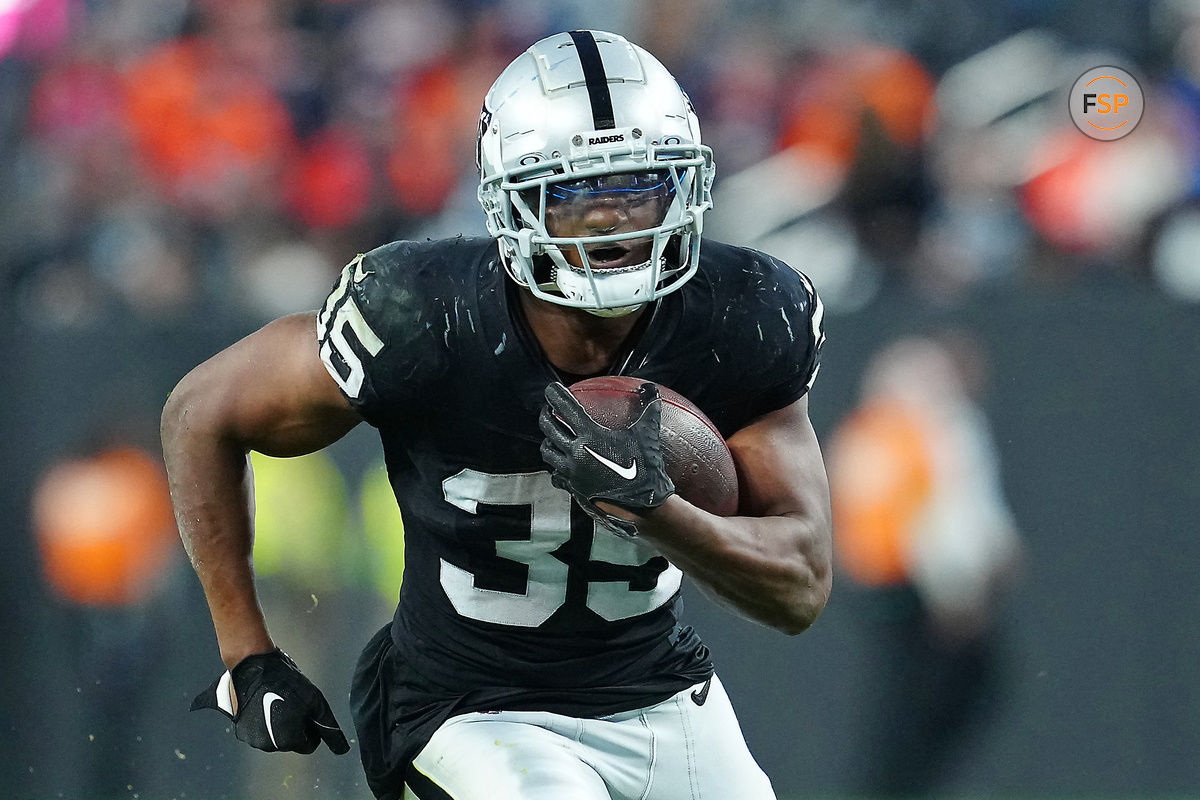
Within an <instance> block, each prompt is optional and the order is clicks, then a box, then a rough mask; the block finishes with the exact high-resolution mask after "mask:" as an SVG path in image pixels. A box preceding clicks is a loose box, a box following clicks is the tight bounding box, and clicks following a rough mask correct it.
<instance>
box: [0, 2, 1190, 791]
mask: <svg viewBox="0 0 1200 800" xmlns="http://www.w3.org/2000/svg"><path fill="white" fill-rule="evenodd" d="M573 27H596V28H602V29H608V30H614V31H617V32H620V33H624V34H626V35H628V36H629V37H630V38H631V39H633V40H634V41H637V42H639V43H641V44H643V45H645V46H646V47H648V48H649V49H650V50H651V51H653V52H655V53H656V54H658V55H659V56H660V58H661V59H662V60H663V61H664V62H665V63H666V64H667V66H668V67H669V68H671V69H672V70H673V71H674V72H675V74H676V75H677V76H678V77H679V79H680V81H681V83H682V84H683V86H684V88H685V89H686V90H687V91H688V92H689V94H690V95H691V97H692V99H693V101H694V102H695V104H696V106H697V109H698V111H699V113H700V116H701V120H702V123H703V125H704V132H705V138H706V141H707V142H708V143H710V144H712V145H713V147H714V148H715V150H716V152H717V159H718V168H719V177H718V184H717V189H716V199H717V203H718V206H717V209H716V211H714V212H713V214H712V216H711V217H710V221H709V224H708V225H707V230H706V232H707V233H711V234H712V235H714V236H718V237H720V238H724V239H727V240H730V241H734V242H737V243H744V244H751V245H755V246H760V247H763V248H764V249H767V250H770V251H771V252H773V253H775V254H776V255H779V256H781V257H783V258H784V259H786V260H788V261H790V262H791V263H793V264H795V265H797V266H799V267H801V268H803V269H805V270H806V271H807V272H808V273H809V274H810V275H811V276H812V277H813V279H814V281H815V283H816V285H817V287H818V289H819V290H820V291H821V292H822V294H823V296H824V298H825V300H826V303H827V306H828V314H827V317H826V326H827V331H828V335H829V343H828V346H827V348H826V352H825V364H824V366H823V368H822V371H821V377H820V379H819V381H818V383H817V387H816V390H815V391H814V394H813V396H812V400H811V410H812V415H813V418H814V423H815V425H816V426H817V429H818V432H819V433H821V434H822V435H823V436H827V435H828V434H829V433H830V431H831V430H832V429H833V428H834V426H835V425H836V424H837V423H838V421H839V420H840V419H841V418H842V417H843V416H844V415H845V414H846V413H847V412H848V410H849V409H850V408H851V407H852V406H853V404H854V402H855V397H856V391H857V385H858V382H859V378H860V375H861V373H862V370H863V369H864V366H865V365H866V363H867V362H868V360H869V358H870V356H871V355H872V354H873V353H874V352H876V351H877V349H878V348H879V347H880V346H882V345H884V344H886V343H887V342H889V341H894V340H895V339H896V338H897V337H901V336H905V335H908V334H912V333H924V332H928V331H938V330H947V329H952V330H955V331H957V332H959V333H960V334H965V335H969V336H970V337H971V338H972V339H973V340H974V341H975V342H976V344H977V347H978V352H980V353H982V354H986V364H987V379H986V384H985V388H984V391H983V393H982V394H981V396H980V405H981V407H982V408H983V410H984V411H985V412H986V414H987V415H988V417H989V419H990V422H991V425H992V429H993V432H994V434H995V440H996V446H997V448H998V451H999V457H1000V462H1001V465H1002V478H1003V483H1004V488H1005V491H1006V494H1007V497H1008V501H1009V504H1010V505H1011V507H1012V510H1013V513H1014V515H1015V517H1016V522H1017V524H1018V526H1019V528H1020V530H1021V533H1022V537H1023V540H1024V542H1025V548H1026V554H1025V563H1024V567H1023V571H1022V574H1021V576H1020V578H1019V581H1018V583H1017V584H1016V585H1015V586H1014V589H1013V592H1012V594H1011V596H1010V597H1009V598H1008V601H1007V603H1006V604H1005V606H1004V609H1003V613H1004V624H1003V638H1004V641H1005V653H1006V658H1005V669H1004V680H1003V682H1002V684H1001V688H1002V691H998V692H996V693H995V694H993V695H991V696H990V697H989V698H988V702H987V704H986V707H981V708H979V709H978V712H979V713H980V715H981V724H980V725H979V727H978V729H977V730H976V731H975V733H974V735H972V736H971V737H970V738H969V739H968V740H967V741H966V742H965V743H964V748H963V751H962V752H961V753H959V755H958V757H957V758H956V759H954V760H953V761H951V762H949V763H947V764H946V765H945V766H944V769H943V770H942V773H941V780H940V783H939V785H938V789H937V791H938V793H942V794H945V795H948V796H981V795H991V796H1022V797H1060V796H1109V797H1183V796H1195V795H1196V794H1200V758H1197V753H1200V681H1197V677H1196V676H1197V671H1196V670H1197V667H1196V665H1197V664H1200V622H1198V620H1197V614H1196V608H1197V607H1196V600H1195V598H1196V590H1195V586H1194V582H1195V580H1196V576H1197V574H1198V572H1200V569H1198V568H1200V543H1198V541H1197V537H1196V519H1197V518H1198V516H1200V514H1198V512H1200V447H1198V446H1197V445H1198V444H1200V422H1198V421H1197V414H1196V409H1197V408H1198V407H1200V364H1198V362H1197V359H1196V357H1195V355H1194V353H1195V350H1196V346H1197V344H1198V343H1200V306H1198V305H1197V303H1200V263H1197V261H1198V259H1197V255H1196V254H1197V252H1198V251H1200V206H1198V205H1197V202H1196V201H1197V194H1198V190H1200V4H1197V3H1194V2H1186V1H1185V0H1171V1H1169V2H1168V1H1167V0H1160V1H1159V2H1153V3H1137V2H1117V0H1107V1H1098V2H1084V1H1083V0H1075V1H1074V2H1072V1H1070V0H1051V1H1049V2H1029V1H1028V0H1005V1H1004V2H992V3H982V2H969V3H967V2H952V0H910V1H908V2H832V0H815V1H803V2H802V1H799V0H798V1H797V2H785V1H784V0H741V1H740V2H728V3H725V2H719V1H718V0H694V1H693V2H687V1H686V0H678V1H672V0H666V1H664V2H647V3H634V2H610V3H604V4H595V3H587V2H582V1H581V2H549V0H509V1H507V2H500V1H498V0H497V1H496V2H486V1H485V0H475V1H474V2H469V1H467V0H462V1H461V2H449V0H441V1H438V0H414V1H413V2H406V1H404V0H342V1H341V2H337V1H335V0H324V1H323V2H322V1H319V0H308V1H307V2H305V1H302V0H291V1H290V2H282V1H281V2H263V1H261V0H205V1H204V2H185V0H109V1H107V2H105V1H103V0H88V1H86V2H84V1H81V0H21V1H19V2H10V3H4V4H0V148H2V152H3V157H2V158H0V187H2V189H0V352H2V353H4V358H3V360H2V361H0V375H3V377H4V381H3V386H4V390H3V395H2V396H3V401H2V402H0V457H2V459H0V464H3V479H2V480H0V530H2V531H3V535H0V571H2V576H0V587H2V588H0V591H2V592H3V608H4V610H5V613H4V617H5V624H4V625H2V626H0V631H3V632H2V633H0V637H2V638H0V653H3V656H2V659H3V661H2V662H0V663H2V664H3V669H2V670H0V701H2V705H0V726H2V727H0V730H2V731H3V733H2V736H3V741H4V746H3V747H2V748H0V789H2V790H3V791H4V793H5V794H6V796H10V797H17V798H53V797H66V798H75V797H78V798H94V797H132V798H136V797H142V798H159V797H162V798H170V797H180V798H183V797H190V798H229V799H230V800H239V798H242V797H250V796H254V797H296V798H301V797H304V798H307V797H334V796H337V797H360V796H361V797H365V796H366V794H365V791H364V789H363V788H362V786H361V785H360V784H359V781H358V778H357V776H356V765H355V764H354V763H353V761H352V757H347V758H343V759H340V760H339V759H335V758H334V757H332V756H331V755H329V754H328V753H327V752H325V751H322V752H320V753H319V754H317V755H315V756H313V757H311V758H308V759H303V758H300V757H292V756H282V757H279V758H274V759H266V758H261V757H256V755H257V754H253V753H251V751H249V750H248V749H246V748H244V746H242V745H240V744H239V743H237V742H236V741H234V739H233V738H232V736H228V735H222V734H221V733H220V730H219V729H220V727H221V724H220V722H219V720H218V719H217V718H215V717H202V716H200V715H194V716H188V715H187V714H186V707H187V703H188V701H189V700H190V697H191V696H192V694H194V692H195V691H196V690H198V689H199V688H201V687H202V686H204V685H206V684H207V683H208V682H209V681H210V680H211V679H212V677H213V676H214V675H215V674H216V673H217V672H218V671H219V669H220V665H219V661H218V659H217V655H216V649H215V643H214V641H213V637H212V634H211V628H210V626H209V623H208V618H207V613H206V611H205V609H204V607H203V601H202V598H201V597H200V593H199V590H198V587H197V585H196V582H195V579H194V578H193V577H192V576H191V574H190V570H188V568H187V567H186V564H185V563H184V561H183V557H182V551H181V548H180V547H178V545H177V544H176V543H175V541H174V539H173V538H172V537H173V532H172V531H170V530H169V528H170V525H169V523H164V522H163V508H162V502H161V483H160V480H161V479H160V476H159V475H158V473H157V471H156V470H157V464H156V463H155V460H156V459H157V458H158V451H157V447H158V445H157V418H158V412H159V409H160V408H161V405H162V402H163V399H164V398H165V396H166V393H167V392H168V391H169V390H170V388H171V387H172V386H173V385H174V383H175V382H176V381H177V380H178V379H179V378H180V377H181V376H182V374H183V373H184V372H186V370H187V369H188V368H190V367H191V366H192V365H194V364H195V363H197V362H198V361H199V360H202V359H203V358H204V357H206V356H207V355H209V354H211V353H212V352H214V351H215V350H217V349H219V348H221V347H223V346H224V345H226V344H228V343H229V342H231V341H232V340H233V339H235V338H236V337H237V336H240V335H242V334H244V333H246V332H248V331H250V330H252V329H253V328H255V327H257V326H258V325H259V324H261V323H262V322H264V321H265V320H267V319H269V318H271V317H273V316H276V315H278V314H281V313H287V312H290V311H294V310H301V309H306V308H312V307H315V306H316V304H317V303H318V302H319V301H320V298H321V297H322V296H323V293H324V291H325V290H326V289H327V288H328V286H329V284H330V283H331V281H332V277H333V275H334V274H335V272H336V270H337V269H338V267H339V266H340V265H341V264H343V263H345V262H346V261H348V260H349V259H350V258H351V257H353V255H354V254H355V253H356V252H359V251H360V250H364V249H367V248H369V247H373V246H375V245H377V244H381V243H383V242H385V241H388V240H390V239H393V238H397V237H410V238H416V237H425V236H439V235H445V234H451V233H457V232H460V231H461V232H478V231H481V226H482V223H481V215H480V214H479V212H478V208H477V206H476V205H475V200H474V176H473V172H472V167H473V164H472V150H473V138H474V130H475V123H476V117H477V114H478V107H479V102H480V98H481V96H482V94H483V92H484V90H485V89H486V87H487V86H488V85H489V84H490V82H491V80H492V79H493V77H494V76H495V74H496V73H497V72H498V71H499V69H500V68H501V67H502V66H503V65H504V64H505V63H507V62H508V61H509V60H510V59H511V58H512V57H513V56H514V55H515V54H516V53H518V52H519V51H520V49H521V48H522V47H523V46H525V45H526V44H528V43H529V42H531V41H533V40H535V39H536V38H538V37H540V36H542V35H544V34H546V33H549V32H552V31H555V30H560V29H567V28H573ZM1100 64H1116V65H1118V66H1121V67H1123V68H1125V69H1127V70H1129V71H1130V72H1131V73H1133V74H1134V75H1135V76H1136V77H1137V78H1138V79H1139V81H1140V82H1141V86H1142V88H1143V90H1144V91H1145V94H1146V108H1147V111H1146V115H1145V117H1144V118H1143V120H1142V122H1141V124H1140V125H1139V126H1138V128H1137V129H1136V130H1135V131H1134V133H1133V134H1131V135H1130V136H1128V137H1126V138H1125V139H1123V140H1121V141H1119V142H1116V143H1097V142H1092V141H1091V140H1089V139H1087V138H1086V137H1084V136H1082V135H1081V134H1080V133H1078V131H1076V130H1075V129H1074V128H1073V127H1072V125H1071V122H1070V119H1069V117H1068V114H1067V107H1066V96H1065V92H1066V89H1067V88H1068V87H1069V86H1070V84H1071V82H1072V81H1073V80H1074V79H1075V77H1077V76H1078V75H1079V74H1081V73H1082V72H1083V71H1084V70H1086V69H1087V68H1090V67H1092V66H1096V65H1100ZM147 459H148V460H147ZM378 459H379V456H378V448H377V445H376V444H375V442H374V441H373V438H372V437H371V435H370V431H369V430H361V431H356V432H354V433H353V434H352V435H351V436H350V437H348V438H347V440H345V441H343V442H340V443H338V444H337V445H335V446H334V447H333V448H331V449H330V450H329V451H328V452H327V453H325V454H323V455H322V456H321V457H318V458H316V459H310V460H306V461H297V462H278V463H272V462H263V463H262V464H260V469H259V471H258V472H259V490H260V518H259V525H260V537H261V543H262V555H261V556H260V567H261V571H262V572H263V573H264V575H263V584H264V602H266V603H267V605H268V606H269V607H270V608H271V613H272V615H273V616H272V618H273V619H275V620H276V622H275V624H274V626H273V629H274V632H275V633H276V636H277V638H278V639H279V640H280V641H281V642H282V643H283V645H284V647H285V648H286V649H288V650H289V651H291V652H292V653H293V655H295V656H296V657H297V658H298V660H300V662H301V664H302V665H304V666H305V667H306V669H308V671H309V672H310V673H312V674H313V675H314V677H315V678H316V679H317V680H318V682H319V683H320V684H321V685H322V686H323V688H325V690H326V693H327V694H328V695H329V696H330V698H331V700H332V701H333V702H334V705H335V710H337V711H338V715H339V718H340V719H341V720H342V722H343V723H344V724H348V723H349V717H348V714H347V712H346V710H345V700H344V688H345V687H346V685H347V681H348V678H349V673H350V670H351V668H352V665H353V661H354V658H355V656H356V654H357V650H358V647H359V646H360V645H361V643H362V642H363V641H365V639H366V638H367V636H368V635H369V633H370V632H372V631H373V630H374V629H375V628H376V627H378V625H380V624H382V623H383V622H384V621H385V620H386V619H387V617H388V613H389V611H388V606H389V605H390V603H391V602H392V598H393V597H394V574H395V570H396V568H397V565H398V563H400V562H401V560H402V553H400V552H398V551H397V550H396V548H395V547H394V546H390V545H388V544H386V543H387V542H389V541H394V537H391V536H390V534H394V532H395V527H396V520H395V518H394V515H392V514H390V513H389V512H388V510H387V498H386V492H382V493H381V491H380V485H381V475H382V472H381V469H380V467H379V463H378ZM280 487H285V488H280ZM286 487H302V488H301V489H299V490H297V489H289V488H286ZM275 497H281V498H282V499H281V500H274V499H273V498H275ZM381 543H382V544H381ZM80 554H89V558H92V559H98V560H93V561H89V563H103V564H104V565H105V569H103V570H99V569H97V570H88V571H83V572H81V571H80V570H77V569H75V570H73V569H72V568H71V566H72V564H74V563H77V560H78V558H79V557H80ZM866 608H867V604H866V601H865V597H864V593H863V592H862V591H860V590H859V589H858V588H857V587H855V586H854V584H853V583H852V582H850V581H847V580H844V579H839V580H838V581H837V585H836V588H835V593H834V599H833V602H832V603H831V605H830V607H829V609H828V610H827V611H826V613H825V615H824V616H823V617H822V618H821V620H820V621H819V622H818V624H817V625H816V626H815V627H814V628H813V629H812V630H811V631H810V632H808V633H806V634H805V635H804V636H801V637H799V638H796V639H784V638H782V637H779V636H777V635H774V634H771V633H768V632H766V631H764V630H760V629H758V628H755V627H753V626H751V625H749V624H746V623H743V622H740V621H738V620H735V619H734V618H733V617H732V616H730V615H728V614H727V613H725V612H723V611H721V610H718V609H716V608H714V607H713V606H711V605H710V604H709V603H708V602H707V601H706V600H705V599H704V598H702V597H700V596H699V595H698V594H697V593H696V592H694V591H688V592H687V607H686V609H685V615H686V617H687V619H688V620H689V621H691V622H692V623H693V624H695V625H696V626H697V627H698V628H699V629H700V630H701V633H702V634H703V635H704V636H705V637H706V639H707V640H708V642H709V644H710V645H711V646H712V648H713V649H714V651H715V654H716V659H717V664H718V668H719V669H720V670H721V673H722V675H723V677H724V680H725V682H726V684H727V686H728V688H729V690H730V693H731V695H732V696H733V698H734V702H735V705H736V706H737V707H738V709H739V712H740V716H741V719H742V724H743V727H744V730H745V733H746V736H747V739H748V740H749V742H750V745H751V747H752V749H753V750H754V752H755V753H756V755H757V756H758V758H759V760H760V762H761V763H762V764H763V766H764V767H765V768H766V769H767V771H768V772H769V773H770V774H771V775H772V777H773V779H774V782H775V784H776V787H777V789H778V790H779V792H780V794H781V796H782V797H785V798H790V797H801V796H840V795H847V794H849V793H851V792H854V791H857V788H856V785H855V784H854V783H853V780H852V775H853V773H854V771H855V769H856V762H855V759H857V758H859V749H860V745H861V743H862V742H863V741H865V735H866V732H867V729H868V728H869V726H870V725H871V719H870V714H869V712H870V709H869V708H867V707H864V705H863V703H862V699H861V698H862V692H863V691H864V689H869V688H870V686H871V685H872V684H874V683H878V682H880V681H881V679H882V678H881V675H880V672H879V670H880V669H882V668H883V667H882V666H881V665H882V663H883V662H882V660H881V658H880V654H879V653H878V652H877V651H876V650H875V649H874V648H873V645H874V644H875V642H873V641H872V640H871V636H870V628H869V626H866V625H864V624H863V616H864V613H865V611H864V609H866Z"/></svg>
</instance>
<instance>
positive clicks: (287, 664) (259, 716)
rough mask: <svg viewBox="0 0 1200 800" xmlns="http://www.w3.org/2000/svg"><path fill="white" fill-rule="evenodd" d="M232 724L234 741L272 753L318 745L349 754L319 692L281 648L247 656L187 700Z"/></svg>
mask: <svg viewBox="0 0 1200 800" xmlns="http://www.w3.org/2000/svg"><path fill="white" fill-rule="evenodd" d="M201 708H213V709H216V710H217V711H220V712H221V713H222V714H224V715H225V716H227V717H229V718H230V719H231V720H233V726H234V731H235V732H236V734H237V738H239V739H241V740H242V741H243V742H245V743H246V744H248V745H250V746H251V747H257V748H258V749H259V750H265V751H267V752H268V753H274V752H276V751H278V750H290V751H293V752H296V753H311V752H312V751H313V750H316V749H317V745H319V744H320V743H321V742H325V744H327V745H329V749H330V750H332V751H333V752H335V753H337V754H338V755H341V754H342V753H345V752H347V751H349V750H350V745H349V743H348V742H347V741H346V735H345V734H344V733H342V729H341V728H340V727H338V724H337V720H336V719H334V718H333V711H332V710H331V709H330V708H329V703H327V702H326V701H325V696H324V695H322V694H321V690H320V689H318V688H317V687H316V686H314V685H313V684H312V682H311V681H309V679H308V678H306V677H304V674H303V673H301V672H300V669H299V667H297V666H296V662H294V661H292V659H291V658H289V657H288V654H287V653H285V652H283V651H282V650H278V649H276V650H273V651H272V652H270V653H262V654H260V655H254V656H247V657H246V658H243V659H242V660H241V661H239V662H238V663H237V666H235V667H234V668H233V669H231V670H229V671H228V672H226V673H225V674H224V675H222V676H221V677H220V678H218V679H217V680H216V681H215V682H214V683H213V685H212V686H210V687H208V688H207V689H205V690H204V691H203V692H201V693H200V694H199V695H197V696H196V699H195V700H193V701H192V708H191V710H192V711H196V710H197V709H201Z"/></svg>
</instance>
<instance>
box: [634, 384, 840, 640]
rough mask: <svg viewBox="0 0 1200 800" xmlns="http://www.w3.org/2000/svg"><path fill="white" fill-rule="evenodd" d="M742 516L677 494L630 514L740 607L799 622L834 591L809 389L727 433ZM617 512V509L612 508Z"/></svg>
mask: <svg viewBox="0 0 1200 800" xmlns="http://www.w3.org/2000/svg"><path fill="white" fill-rule="evenodd" d="M728 444H729V449H730V451H731V452H732V453H733V457H734V460H735V461H736V462H737V465H738V477H739V483H740V487H739V488H740V503H739V504H740V513H741V515H740V516H735V517H718V516H715V515H713V514H709V513H708V512H705V511H702V510H700V509H699V508H696V507H695V506H694V505H692V504H691V503H689V502H687V501H686V500H684V499H683V498H682V497H680V496H679V495H678V494H673V495H671V496H670V497H669V498H668V499H667V501H666V502H665V503H663V504H662V505H661V506H659V507H658V508H657V509H653V510H651V511H649V512H647V513H645V514H644V515H641V516H639V517H637V518H636V522H637V527H638V533H639V535H641V536H642V537H644V538H646V539H648V540H650V541H652V542H654V544H655V546H656V547H658V549H659V550H661V551H662V553H663V555H665V556H666V557H667V558H668V559H670V560H671V562H672V563H673V564H675V565H676V566H678V567H679V568H680V569H681V570H683V571H684V572H685V573H687V574H688V575H690V576H691V577H692V578H693V579H694V580H696V581H697V582H699V584H700V585H701V586H702V587H703V588H704V589H705V590H707V592H708V593H709V594H711V595H715V596H716V597H717V598H719V599H720V600H722V601H723V602H725V603H727V604H729V605H731V606H733V607H734V608H735V609H737V610H738V611H740V612H741V613H742V614H745V615H746V616H748V617H750V618H751V619H754V620H756V621H758V622H761V623H763V624H766V625H769V626H771V627H773V628H776V629H778V630H780V631H783V632H784V633H789V634H796V633H800V632H802V631H804V630H805V629H807V628H808V627H809V626H810V625H811V624H812V623H813V622H814V621H815V620H816V619H817V616H818V615H819V614H820V613H821V610H822V609H824V607H825V604H826V602H828V600H829V592H830V589H831V588H832V539H831V537H832V524H831V518H832V514H831V511H830V505H829V479H828V477H827V476H826V473H825V464H824V461H823V460H822V458H821V449H820V445H819V444H818V442H817V436H816V433H815V432H814V431H813V428H812V424H811V423H810V422H809V419H808V397H807V395H806V396H804V397H801V398H800V399H799V400H796V401H795V402H794V403H792V404H791V405H789V406H786V407H784V408H782V409H780V410H778V411H774V412H771V413H769V414H767V415H765V416H764V417H762V418H760V419H758V420H757V421H755V422H753V423H751V424H750V425H748V426H746V427H745V428H742V429H741V430H740V431H738V432H737V433H735V434H734V435H733V436H731V437H729V442H728ZM614 510H616V509H614Z"/></svg>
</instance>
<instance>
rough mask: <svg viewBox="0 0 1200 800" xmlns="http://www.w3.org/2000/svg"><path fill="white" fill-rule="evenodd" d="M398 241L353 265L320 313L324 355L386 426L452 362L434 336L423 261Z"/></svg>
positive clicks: (353, 398) (350, 394)
mask: <svg viewBox="0 0 1200 800" xmlns="http://www.w3.org/2000/svg"><path fill="white" fill-rule="evenodd" d="M402 244H403V243H393V244H390V245H385V246H383V247H380V248H377V249H375V250H372V251H371V252H369V253H364V254H359V255H358V256H357V257H355V259H354V260H353V261H351V262H350V263H349V264H347V265H346V267H345V268H344V269H343V270H342V273H341V275H340V276H339V277H338V281H337V283H336V284H335V285H334V287H333V291H332V292H331V293H330V294H329V297H328V298H327V299H326V300H325V304H324V305H323V306H322V307H321V310H320V312H319V313H318V314H317V341H318V346H319V352H320V356H321V361H322V362H323V363H324V364H325V368H326V369H327V370H328V371H329V374H330V375H331V376H332V377H333V379H334V381H336V382H337V385H338V387H339V388H340V389H341V390H342V393H343V394H344V395H345V396H346V398H347V399H348V400H349V401H350V403H351V405H353V406H354V408H355V410H356V411H358V413H359V414H360V415H362V417H363V418H364V419H365V420H367V422H369V423H371V424H372V425H375V426H376V427H378V426H379V425H380V424H381V423H382V422H384V421H385V420H386V419H387V418H388V416H389V415H392V414H395V413H397V412H399V411H402V410H404V409H406V408H410V407H411V406H412V405H413V404H414V403H415V402H416V401H417V400H418V399H419V398H420V397H421V396H422V392H423V389H424V388H425V387H426V385H427V383H428V381H430V380H431V379H432V378H433V376H434V375H435V374H436V372H437V369H438V368H439V365H440V364H442V363H444V358H443V355H444V354H443V353H441V352H440V350H439V348H438V346H437V342H436V340H435V339H434V338H433V337H431V336H430V335H429V330H428V327H429V326H428V325H427V318H428V317H429V316H431V315H432V314H433V313H435V311H436V309H433V308H428V307H426V306H428V304H429V300H430V298H428V293H427V292H423V291H422V286H423V282H422V280H421V275H420V269H419V266H420V265H419V264H414V263H412V261H413V259H412V258H411V254H410V253H408V252H407V251H406V250H405V248H403V247H402Z"/></svg>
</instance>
